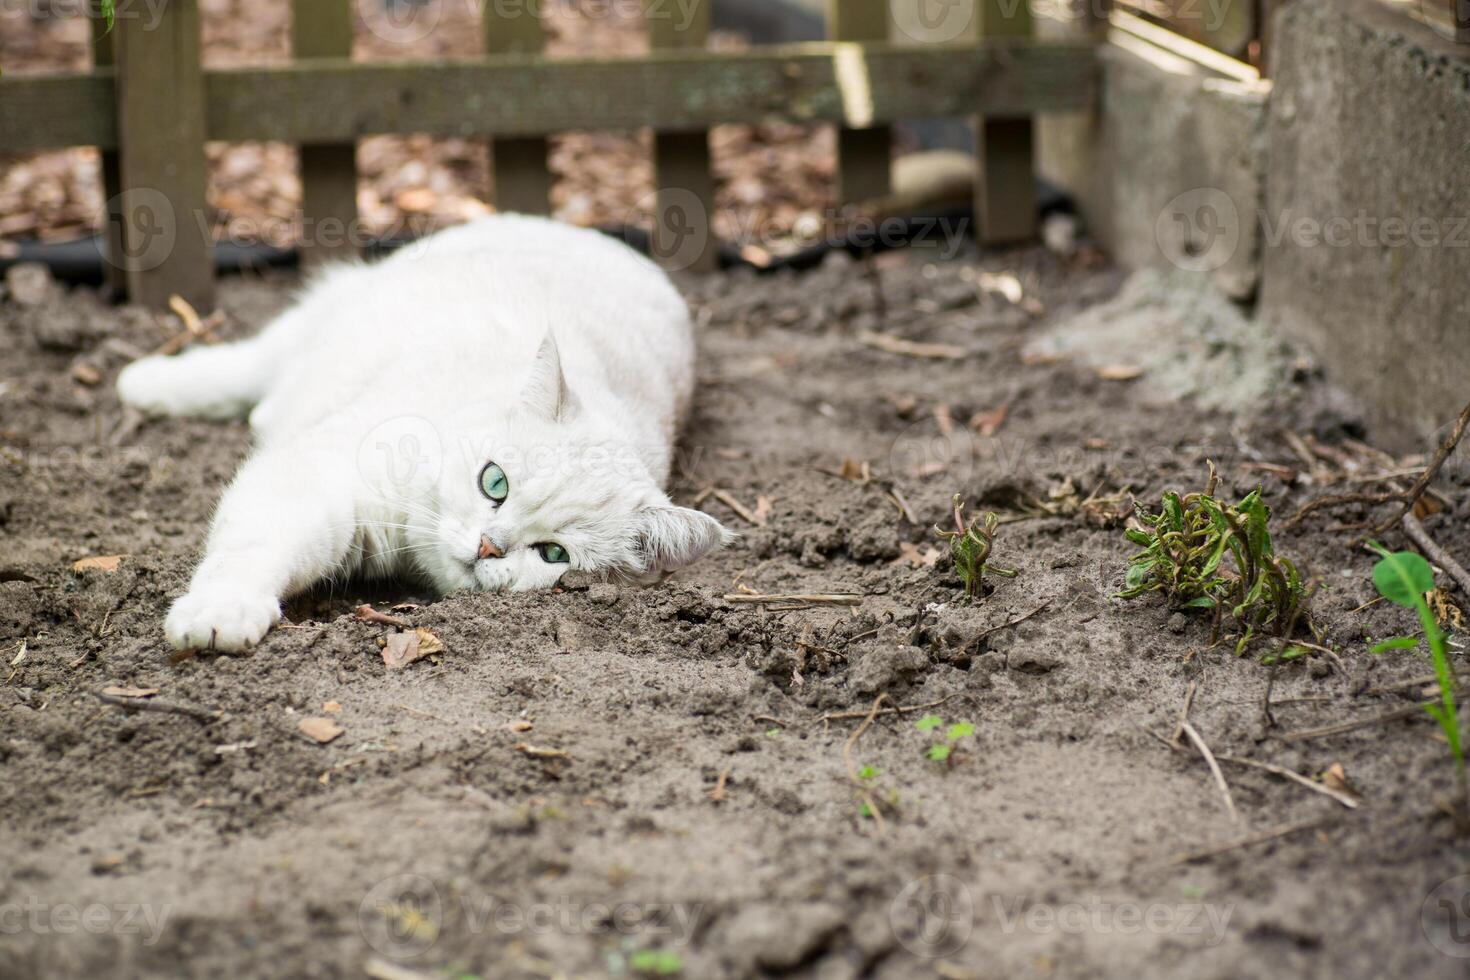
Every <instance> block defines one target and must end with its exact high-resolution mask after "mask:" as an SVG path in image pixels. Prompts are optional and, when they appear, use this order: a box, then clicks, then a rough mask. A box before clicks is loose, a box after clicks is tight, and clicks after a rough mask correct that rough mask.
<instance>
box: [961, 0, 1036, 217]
mask: <svg viewBox="0 0 1470 980" xmlns="http://www.w3.org/2000/svg"><path fill="white" fill-rule="evenodd" d="M977 2H979V3H980V37H981V40H982V41H988V40H992V39H995V38H1003V37H1025V38H1029V37H1030V36H1031V33H1032V23H1031V8H1030V5H1029V4H1028V3H1027V2H1026V0H977ZM975 129H976V134H975V135H976V156H977V157H978V165H979V173H978V174H977V175H976V181H975V219H976V220H977V221H978V222H979V225H980V229H979V230H980V235H979V238H980V240H981V241H982V242H984V243H986V244H992V245H994V244H1005V243H1010V242H1018V241H1024V240H1026V239H1028V238H1032V237H1034V236H1035V234H1036V187H1035V176H1034V175H1035V173H1036V165H1035V148H1034V139H1033V133H1032V126H1031V119H1030V117H1029V116H1024V117H1017V116H1015V115H1011V114H1002V113H991V114H988V115H987V114H983V113H982V114H981V116H980V117H979V119H978V120H977V121H976V124H975Z"/></svg>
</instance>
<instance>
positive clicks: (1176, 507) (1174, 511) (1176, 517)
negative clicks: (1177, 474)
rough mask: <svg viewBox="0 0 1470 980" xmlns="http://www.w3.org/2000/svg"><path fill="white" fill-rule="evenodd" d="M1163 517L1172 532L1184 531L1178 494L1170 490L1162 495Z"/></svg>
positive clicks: (1182, 513) (1182, 511)
mask: <svg viewBox="0 0 1470 980" xmlns="http://www.w3.org/2000/svg"><path fill="white" fill-rule="evenodd" d="M1164 517H1165V518H1166V519H1167V520H1168V522H1169V527H1170V528H1172V529H1173V530H1175V531H1182V530H1184V508H1183V506H1182V505H1181V504H1180V503H1179V494H1177V493H1174V492H1173V491H1172V490H1171V491H1170V492H1168V493H1166V494H1164Z"/></svg>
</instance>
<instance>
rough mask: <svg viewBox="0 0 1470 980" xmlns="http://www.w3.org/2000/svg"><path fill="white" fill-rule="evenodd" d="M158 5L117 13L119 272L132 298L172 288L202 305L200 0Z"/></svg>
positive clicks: (208, 246)
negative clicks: (143, 11) (134, 15)
mask: <svg viewBox="0 0 1470 980" xmlns="http://www.w3.org/2000/svg"><path fill="white" fill-rule="evenodd" d="M156 15H157V21H156V23H153V24H145V22H144V21H142V20H135V19H131V18H122V17H119V18H118V19H117V24H116V26H115V27H114V29H113V32H114V33H113V36H114V42H115V45H116V56H117V131H118V132H119V133H121V134H123V136H124V138H123V140H122V145H121V146H119V147H118V163H119V171H120V174H121V179H122V186H123V194H122V198H123V199H122V211H123V238H124V241H125V243H126V245H125V248H124V252H123V265H124V274H125V277H126V280H127V284H128V296H129V298H131V299H132V301H133V302H135V303H142V304H144V305H145V306H152V307H155V308H160V309H161V308H163V307H166V306H167V305H168V300H169V297H170V296H171V295H173V294H175V293H177V294H178V295H179V296H182V297H183V298H184V299H186V300H187V301H188V302H189V303H190V304H192V305H193V306H194V308H195V309H196V310H198V311H199V312H201V313H208V312H210V311H211V310H212V309H213V308H214V256H213V246H212V243H211V241H210V229H209V225H208V219H207V217H206V211H205V199H204V193H205V179H206V178H205V162H204V137H205V124H204V86H203V84H202V75H203V73H202V71H201V69H200V64H199V48H200V41H199V7H198V0H171V2H169V3H167V4H163V5H161V6H160V8H159V9H158V11H156Z"/></svg>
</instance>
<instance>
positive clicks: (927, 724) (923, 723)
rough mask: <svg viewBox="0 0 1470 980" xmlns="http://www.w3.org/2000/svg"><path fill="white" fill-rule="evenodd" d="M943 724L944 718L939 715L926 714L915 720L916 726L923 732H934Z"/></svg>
mask: <svg viewBox="0 0 1470 980" xmlns="http://www.w3.org/2000/svg"><path fill="white" fill-rule="evenodd" d="M942 724H944V719H943V718H941V717H939V716H938V715H925V716H924V717H922V718H920V719H919V720H918V721H916V722H914V727H915V728H917V729H918V730H919V731H921V732H932V731H934V729H936V728H938V727H939V726H940V725H942Z"/></svg>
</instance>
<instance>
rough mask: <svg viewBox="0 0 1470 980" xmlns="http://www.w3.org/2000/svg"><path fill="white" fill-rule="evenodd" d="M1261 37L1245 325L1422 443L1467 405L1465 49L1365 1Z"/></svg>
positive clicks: (1327, 3) (1406, 439) (1390, 427)
mask: <svg viewBox="0 0 1470 980" xmlns="http://www.w3.org/2000/svg"><path fill="white" fill-rule="evenodd" d="M1274 26H1275V32H1276V33H1275V48H1274V52H1273V54H1274V56H1273V59H1272V76H1273V78H1274V80H1275V91H1274V93H1273V95H1272V99H1271V104H1270V111H1269V116H1268V129H1267V138H1268V145H1269V151H1270V155H1269V166H1268V179H1267V185H1266V208H1265V211H1264V213H1263V214H1262V215H1261V225H1262V232H1263V243H1264V262H1263V267H1262V276H1263V289H1262V295H1261V303H1260V309H1259V315H1260V316H1262V317H1264V318H1265V319H1266V320H1267V321H1268V322H1269V323H1270V324H1272V325H1273V326H1275V327H1276V328H1278V329H1279V330H1280V331H1281V332H1282V333H1283V334H1285V335H1286V336H1288V337H1290V338H1293V339H1294V340H1296V341H1297V342H1299V343H1301V344H1303V345H1305V346H1306V347H1308V348H1310V349H1311V350H1312V351H1313V352H1314V353H1315V354H1316V356H1317V357H1318V359H1319V360H1320V362H1321V363H1322V365H1323V366H1324V368H1325V369H1326V371H1327V373H1328V376H1329V377H1330V378H1331V379H1333V380H1334V381H1335V382H1337V383H1338V384H1339V385H1341V386H1342V387H1344V388H1346V389H1348V390H1349V391H1351V392H1353V393H1354V394H1356V395H1357V396H1359V398H1360V400H1361V401H1362V402H1363V404H1364V405H1365V406H1366V407H1367V408H1368V409H1369V411H1370V414H1371V415H1373V416H1374V421H1375V422H1377V423H1378V425H1379V426H1380V427H1381V428H1383V429H1385V430H1386V431H1387V432H1388V433H1389V434H1390V435H1391V437H1397V438H1398V440H1399V441H1401V442H1403V443H1405V444H1411V443H1420V444H1422V442H1423V441H1424V440H1425V439H1426V438H1432V434H1433V433H1434V432H1436V431H1437V430H1439V429H1440V428H1442V427H1443V426H1444V425H1445V424H1446V423H1447V422H1449V421H1450V420H1452V419H1453V418H1454V417H1455V415H1456V414H1457V413H1458V412H1459V410H1460V409H1461V408H1462V407H1463V406H1464V405H1465V403H1466V402H1467V401H1470V45H1464V44H1455V43H1454V42H1452V41H1450V40H1449V39H1447V38H1445V37H1443V36H1441V35H1440V34H1438V33H1436V32H1435V31H1433V30H1432V29H1431V28H1429V27H1427V26H1425V25H1423V24H1420V23H1418V22H1417V21H1415V20H1412V19H1411V18H1409V17H1407V16H1405V15H1404V14H1402V13H1400V12H1398V11H1396V10H1393V9H1391V8H1388V7H1386V6H1385V5H1383V4H1381V3H1379V2H1376V0H1292V2H1291V3H1289V4H1288V5H1286V6H1285V7H1284V8H1283V9H1282V10H1281V11H1280V13H1279V14H1278V19H1277V21H1276V23H1275V25H1274Z"/></svg>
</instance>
